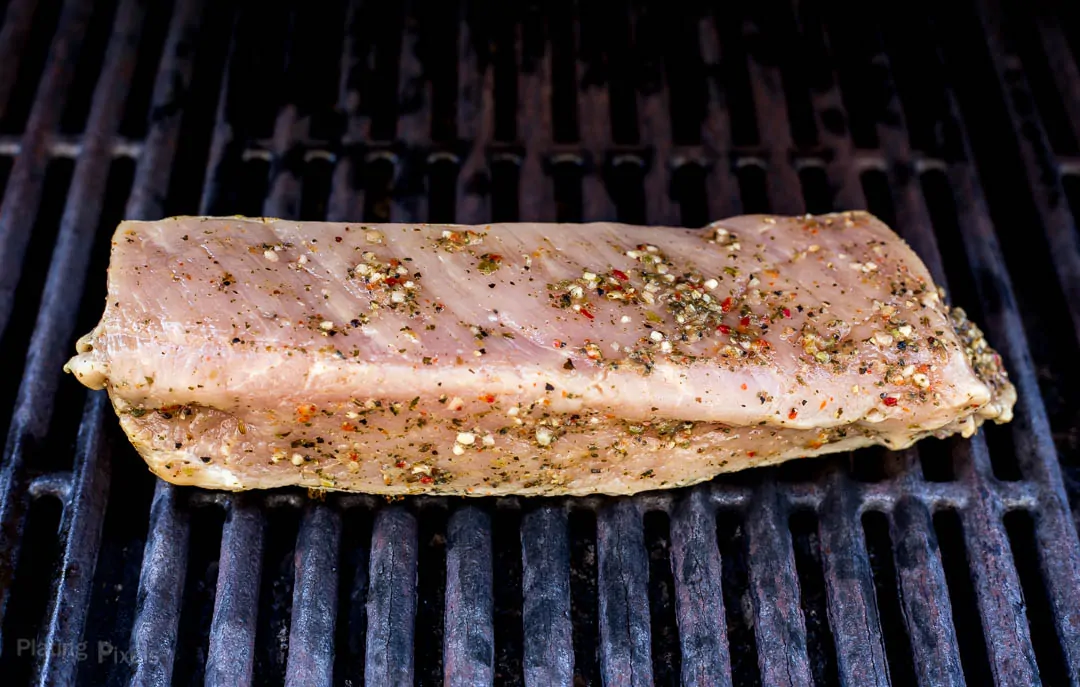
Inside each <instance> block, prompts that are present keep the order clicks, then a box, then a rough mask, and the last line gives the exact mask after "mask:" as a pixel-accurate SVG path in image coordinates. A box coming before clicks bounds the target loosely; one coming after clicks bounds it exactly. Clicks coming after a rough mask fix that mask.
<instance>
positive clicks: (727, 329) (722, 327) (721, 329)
mask: <svg viewBox="0 0 1080 687" xmlns="http://www.w3.org/2000/svg"><path fill="white" fill-rule="evenodd" d="M716 331H718V332H720V333H721V334H724V335H727V334H730V333H731V327H729V326H727V325H726V324H722V325H720V326H719V327H717V328H716Z"/></svg>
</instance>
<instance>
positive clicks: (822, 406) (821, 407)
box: [818, 401, 829, 410]
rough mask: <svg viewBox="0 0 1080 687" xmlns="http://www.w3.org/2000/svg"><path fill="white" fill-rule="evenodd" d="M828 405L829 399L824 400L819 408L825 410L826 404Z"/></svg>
mask: <svg viewBox="0 0 1080 687" xmlns="http://www.w3.org/2000/svg"><path fill="white" fill-rule="evenodd" d="M827 405H829V402H828V401H822V402H821V405H819V406H818V410H825V406H827Z"/></svg>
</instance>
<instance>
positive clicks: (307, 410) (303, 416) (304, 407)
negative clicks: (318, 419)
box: [296, 403, 317, 423]
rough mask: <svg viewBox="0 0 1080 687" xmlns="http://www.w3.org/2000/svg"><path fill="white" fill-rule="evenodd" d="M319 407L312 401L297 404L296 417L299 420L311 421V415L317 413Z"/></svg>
mask: <svg viewBox="0 0 1080 687" xmlns="http://www.w3.org/2000/svg"><path fill="white" fill-rule="evenodd" d="M316 410H317V408H316V407H315V406H314V405H312V404H310V403H303V404H301V405H298V406H296V419H297V421H299V422H305V423H306V422H311V416H312V415H314V414H315V411H316Z"/></svg>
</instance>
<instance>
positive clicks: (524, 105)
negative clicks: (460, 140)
mask: <svg viewBox="0 0 1080 687" xmlns="http://www.w3.org/2000/svg"><path fill="white" fill-rule="evenodd" d="M526 30H527V28H526V27H525V26H524V25H521V26H519V27H518V32H517V41H516V52H517V56H518V67H519V69H521V70H522V71H521V76H520V85H519V87H518V88H519V90H518V120H517V121H518V124H517V133H518V137H519V138H520V139H521V140H522V142H524V144H525V158H524V160H522V162H521V178H520V182H519V188H520V189H522V191H523V192H522V193H521V195H520V198H519V200H518V208H519V210H518V215H519V217H520V219H521V221H523V222H538V221H541V220H542V219H545V218H550V217H551V208H552V207H554V205H555V189H554V185H553V183H552V180H551V177H550V176H549V175H548V174H546V173H545V170H544V163H545V155H546V154H547V152H548V151H549V150H550V149H551V141H552V134H551V94H552V87H551V50H550V47H549V46H548V43H547V35H546V33H545V34H544V35H543V43H542V44H541V46H540V49H541V50H542V52H541V53H540V54H539V55H533V54H530V53H529V52H528V48H529V45H528V43H527V41H526V40H525V36H524V35H523V34H524V32H525V31H526Z"/></svg>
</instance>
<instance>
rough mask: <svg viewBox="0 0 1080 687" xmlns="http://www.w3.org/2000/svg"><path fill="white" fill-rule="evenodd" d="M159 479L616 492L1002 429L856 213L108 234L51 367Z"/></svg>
mask: <svg viewBox="0 0 1080 687" xmlns="http://www.w3.org/2000/svg"><path fill="white" fill-rule="evenodd" d="M66 369H68V370H69V371H71V372H73V373H74V374H75V375H76V376H77V377H78V379H79V380H81V381H82V383H83V384H85V385H87V386H89V387H91V388H95V389H100V388H103V387H104V388H107V389H108V392H109V394H110V397H111V399H112V402H113V404H114V407H115V409H116V412H117V413H118V415H119V418H120V422H121V424H122V426H123V428H124V430H125V431H126V432H127V435H128V437H129V438H130V439H131V441H132V443H133V444H134V445H135V446H136V448H137V449H138V451H139V452H140V454H141V455H142V456H143V458H144V459H145V460H146V462H147V463H148V465H149V466H150V469H151V470H152V471H153V472H154V473H155V474H157V475H159V476H160V477H162V478H164V479H166V480H168V481H170V482H174V483H177V484H190V485H199V486H203V487H211V488H220V489H230V490H240V489H253V488H268V487H281V486H287V485H301V486H307V487H315V488H322V489H337V490H350V491H361V492H371V493H382V494H406V493H420V492H424V493H444V494H446V493H454V494H469V495H483V494H510V493H513V494H588V493H609V494H627V493H633V492H637V491H641V490H645V489H654V488H663V487H675V486H679V485H687V484H692V483H694V482H698V481H701V480H706V479H709V478H710V477H713V476H714V475H716V474H718V473H722V472H728V471H733V470H739V469H743V468H748V467H751V466H755V465H765V464H770V463H777V462H779V461H783V460H787V459H791V458H797V457H801V456H811V455H817V454H823V453H830V452H836V451H846V450H850V449H854V448H857V447H860V446H866V445H870V444H881V445H885V446H888V447H891V448H894V449H899V448H902V447H906V446H909V445H911V444H912V443H913V442H915V441H917V440H919V439H921V438H923V437H927V436H938V437H941V436H946V435H949V434H953V433H962V434H963V435H965V436H968V435H970V434H971V433H973V432H974V431H975V430H976V428H977V426H978V425H980V424H981V423H982V422H983V421H985V420H988V419H992V420H995V421H997V422H1007V421H1008V420H1009V419H1010V418H1011V416H1012V406H1013V403H1014V401H1015V391H1014V389H1013V387H1012V385H1011V384H1010V383H1009V381H1008V379H1007V376H1006V373H1005V371H1004V370H1003V368H1002V365H1001V360H1000V358H999V357H998V355H997V354H996V353H994V352H993V351H992V350H991V349H990V348H989V347H988V346H987V343H986V341H985V339H984V338H983V336H982V334H981V333H980V332H979V330H978V328H977V327H976V326H975V325H974V324H973V323H971V322H970V321H968V320H967V318H966V317H965V316H964V315H963V312H962V311H960V310H953V311H950V309H949V308H947V307H946V305H945V304H944V302H943V294H942V293H940V291H939V290H938V289H937V288H936V287H935V286H934V284H933V283H932V281H931V278H930V275H929V274H928V272H927V270H926V268H925V266H924V265H923V264H922V262H921V261H920V260H919V259H918V257H917V256H916V255H915V254H914V253H913V252H912V251H911V250H910V249H909V248H908V247H907V245H906V244H905V243H904V242H903V241H902V240H901V239H900V238H899V237H898V236H896V234H894V233H893V232H892V231H891V230H890V229H889V228H888V227H886V226H885V225H884V224H882V223H881V222H879V221H878V220H876V219H875V218H873V217H872V216H871V215H869V214H867V213H864V212H848V213H842V214H834V215H825V216H818V217H810V216H807V217H798V218H786V217H769V216H742V217H735V218H732V219H728V220H724V221H721V222H717V223H714V224H712V225H710V226H708V227H705V228H703V229H696V230H690V229H676V228H658V227H651V228H650V227H636V226H626V225H620V224H585V225H560V224H501V225H500V224H493V225H486V226H475V227H464V226H448V225H374V226H373V225H364V224H360V223H357V224H331V223H304V222H294V221H284V220H272V219H244V218H206V217H184V218H172V219H166V220H162V221H158V222H124V223H123V224H121V225H120V226H119V228H118V229H117V231H116V234H115V237H114V241H113V251H112V261H111V265H110V267H109V295H108V302H107V303H106V307H105V312H104V315H103V317H102V320H101V322H100V323H99V324H98V326H97V327H96V328H95V329H94V330H93V331H92V332H91V333H89V334H88V335H86V336H85V337H83V338H82V339H81V340H80V341H79V343H78V355H77V356H76V357H74V358H73V359H72V360H71V361H70V362H69V363H68V365H67V368H66Z"/></svg>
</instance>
